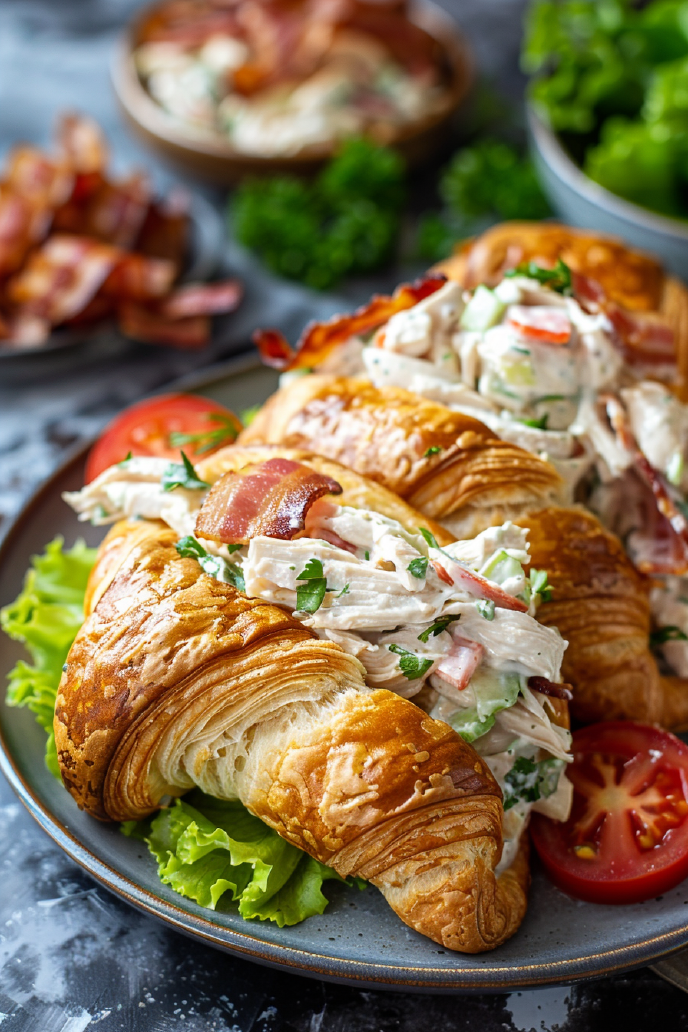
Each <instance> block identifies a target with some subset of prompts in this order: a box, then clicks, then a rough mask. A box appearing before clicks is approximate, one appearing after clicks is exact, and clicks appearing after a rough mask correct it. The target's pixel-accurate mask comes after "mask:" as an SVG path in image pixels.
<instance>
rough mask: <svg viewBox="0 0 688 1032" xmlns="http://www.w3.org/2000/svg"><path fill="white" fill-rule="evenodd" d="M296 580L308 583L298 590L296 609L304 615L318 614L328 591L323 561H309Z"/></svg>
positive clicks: (300, 586)
mask: <svg viewBox="0 0 688 1032" xmlns="http://www.w3.org/2000/svg"><path fill="white" fill-rule="evenodd" d="M296 580H297V581H305V582H306V583H305V584H302V585H299V586H298V587H297V589H296V608H297V609H298V610H300V611H301V612H302V613H317V611H318V609H320V606H321V605H322V604H323V602H324V600H325V593H326V592H327V590H328V589H327V580H326V579H325V575H324V572H323V564H322V563H321V561H320V560H319V559H309V560H308V562H307V563H306V565H305V567H304V569H303V570H302V572H301V573H300V574H299V575H298V577H297V578H296Z"/></svg>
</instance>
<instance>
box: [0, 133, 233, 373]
mask: <svg viewBox="0 0 688 1032" xmlns="http://www.w3.org/2000/svg"><path fill="white" fill-rule="evenodd" d="M56 144H57V145H56V148H55V151H54V153H51V154H49V153H46V152H44V151H42V150H39V149H38V148H36V147H32V146H29V145H24V144H20V145H18V146H16V147H15V148H14V149H12V150H11V151H10V153H9V155H8V158H7V162H6V167H5V173H4V176H3V179H2V182H1V183H0V362H8V361H11V360H12V359H16V358H18V357H22V358H26V357H27V356H37V355H41V354H45V353H47V352H56V351H59V350H62V349H65V348H69V347H73V346H74V345H76V344H80V343H83V342H84V341H86V340H88V338H89V336H91V335H92V334H93V332H94V331H95V330H98V329H100V328H102V327H103V326H106V325H112V326H117V327H118V329H119V331H120V332H121V333H122V334H123V335H124V336H125V337H128V338H130V339H132V340H135V341H141V342H143V343H149V344H158V345H168V346H171V347H177V348H192V349H195V348H202V347H204V345H205V344H207V343H208V341H209V339H210V334H211V317H212V316H213V315H217V314H220V313H227V312H231V311H233V310H234V309H235V308H236V307H237V305H238V304H239V303H240V301H241V297H242V287H241V284H240V283H239V281H238V280H236V279H228V280H223V281H220V282H212V283H210V282H204V281H205V280H207V278H208V277H209V276H210V275H211V274H212V273H213V272H214V271H215V268H216V266H217V262H218V259H219V253H220V248H221V244H222V226H221V223H220V220H219V219H218V217H217V216H216V215H215V213H214V211H213V210H212V208H211V207H210V205H208V204H206V203H205V202H204V201H203V200H202V199H201V198H198V197H193V198H190V197H189V196H188V195H187V194H186V192H184V191H182V190H180V189H175V190H172V191H170V193H169V194H168V195H167V196H166V197H162V198H158V197H155V196H154V194H153V190H152V185H151V183H150V181H149V178H148V176H147V175H146V173H144V172H133V173H130V174H129V175H127V176H125V177H123V178H116V177H115V176H114V175H112V174H111V173H109V172H108V168H107V165H108V148H107V144H106V141H105V140H104V138H103V135H102V133H101V131H100V129H99V127H98V126H97V125H96V123H95V122H93V121H92V120H91V119H89V118H85V117H83V116H79V115H74V114H68V115H65V116H63V117H62V118H61V119H60V121H59V124H58V129H57V141H56Z"/></svg>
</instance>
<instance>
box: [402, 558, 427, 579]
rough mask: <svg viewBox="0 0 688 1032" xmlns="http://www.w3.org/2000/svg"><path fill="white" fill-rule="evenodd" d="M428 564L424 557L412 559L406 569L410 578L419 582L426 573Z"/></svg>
mask: <svg viewBox="0 0 688 1032" xmlns="http://www.w3.org/2000/svg"><path fill="white" fill-rule="evenodd" d="M429 562H430V560H429V559H426V557H425V556H424V555H421V556H419V557H418V558H417V559H412V560H411V562H410V563H409V564H408V566H407V567H406V569H407V570H408V572H409V573H410V574H411V576H412V577H418V579H419V580H422V579H423V577H425V576H426V574H427V572H428V563H429Z"/></svg>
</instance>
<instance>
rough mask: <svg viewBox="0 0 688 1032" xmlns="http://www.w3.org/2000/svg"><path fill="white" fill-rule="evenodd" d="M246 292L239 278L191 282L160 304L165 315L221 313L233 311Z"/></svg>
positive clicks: (179, 317) (172, 316) (182, 315)
mask: <svg viewBox="0 0 688 1032" xmlns="http://www.w3.org/2000/svg"><path fill="white" fill-rule="evenodd" d="M243 293H244V288H243V286H242V284H241V283H240V281H239V280H236V279H227V280H220V281H219V282H218V283H189V284H188V286H184V287H179V288H178V289H177V290H175V291H174V292H173V293H172V294H170V296H169V297H166V298H165V300H164V301H163V302H162V304H161V305H160V310H161V312H162V313H163V315H166V316H168V317H169V318H170V319H181V318H183V317H184V316H189V315H219V314H221V313H222V312H233V311H234V309H235V308H237V307H238V305H239V302H240V301H241V298H242V296H243Z"/></svg>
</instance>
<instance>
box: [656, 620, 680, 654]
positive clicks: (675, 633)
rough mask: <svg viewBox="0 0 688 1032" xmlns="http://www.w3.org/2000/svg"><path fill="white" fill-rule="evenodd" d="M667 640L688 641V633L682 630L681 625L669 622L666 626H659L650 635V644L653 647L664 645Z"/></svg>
mask: <svg viewBox="0 0 688 1032" xmlns="http://www.w3.org/2000/svg"><path fill="white" fill-rule="evenodd" d="M667 641H688V634H686V633H685V631H682V630H681V628H680V627H675V626H674V625H673V624H668V625H667V626H666V627H658V628H657V630H656V631H653V632H652V634H651V635H650V646H651V647H652V648H657V646H658V645H664V644H665V642H667Z"/></svg>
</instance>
